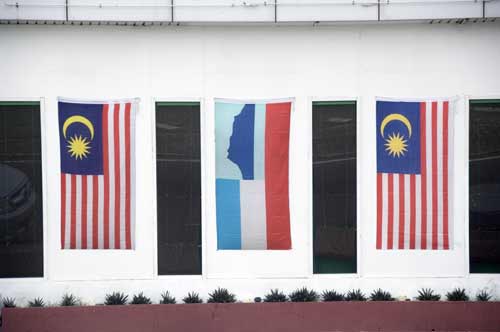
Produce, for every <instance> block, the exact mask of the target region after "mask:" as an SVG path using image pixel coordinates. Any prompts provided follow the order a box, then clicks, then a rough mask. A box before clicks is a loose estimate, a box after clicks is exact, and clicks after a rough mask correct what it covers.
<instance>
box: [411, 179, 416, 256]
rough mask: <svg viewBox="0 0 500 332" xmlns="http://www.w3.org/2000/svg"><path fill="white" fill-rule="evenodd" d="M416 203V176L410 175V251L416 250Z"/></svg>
mask: <svg viewBox="0 0 500 332" xmlns="http://www.w3.org/2000/svg"><path fill="white" fill-rule="evenodd" d="M415 202H416V190H415V174H411V175H410V249H415V229H416V222H415V213H416V210H415Z"/></svg>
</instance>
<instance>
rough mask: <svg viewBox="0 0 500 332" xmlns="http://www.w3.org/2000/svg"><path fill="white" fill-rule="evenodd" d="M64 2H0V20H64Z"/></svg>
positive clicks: (6, 0) (24, 0) (11, 0)
mask: <svg viewBox="0 0 500 332" xmlns="http://www.w3.org/2000/svg"><path fill="white" fill-rule="evenodd" d="M65 18H66V8H65V0H43V1H41V0H0V20H64V19H65Z"/></svg>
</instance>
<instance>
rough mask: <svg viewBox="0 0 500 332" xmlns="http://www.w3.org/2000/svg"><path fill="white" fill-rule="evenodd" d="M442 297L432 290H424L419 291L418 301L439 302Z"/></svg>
mask: <svg viewBox="0 0 500 332" xmlns="http://www.w3.org/2000/svg"><path fill="white" fill-rule="evenodd" d="M440 299H441V295H439V294H435V293H434V291H433V290H432V289H430V288H422V289H420V290H419V291H418V296H417V300H419V301H439V300H440Z"/></svg>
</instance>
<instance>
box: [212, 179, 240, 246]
mask: <svg viewBox="0 0 500 332" xmlns="http://www.w3.org/2000/svg"><path fill="white" fill-rule="evenodd" d="M215 196H216V214H217V249H218V250H224V249H241V211H240V181H239V180H226V179H216V180H215Z"/></svg>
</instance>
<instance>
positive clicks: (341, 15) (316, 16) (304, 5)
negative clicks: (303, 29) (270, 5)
mask: <svg viewBox="0 0 500 332" xmlns="http://www.w3.org/2000/svg"><path fill="white" fill-rule="evenodd" d="M277 18H278V21H280V22H315V21H320V22H321V21H327V22H333V21H376V20H377V18H378V6H377V4H376V3H375V2H374V1H368V0H361V1H360V0H357V1H346V0H336V1H324V0H323V1H308V0H300V1H295V0H282V1H278V8H277Z"/></svg>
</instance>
